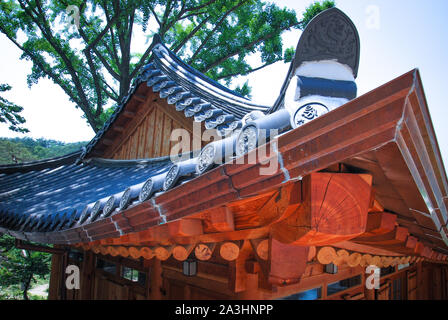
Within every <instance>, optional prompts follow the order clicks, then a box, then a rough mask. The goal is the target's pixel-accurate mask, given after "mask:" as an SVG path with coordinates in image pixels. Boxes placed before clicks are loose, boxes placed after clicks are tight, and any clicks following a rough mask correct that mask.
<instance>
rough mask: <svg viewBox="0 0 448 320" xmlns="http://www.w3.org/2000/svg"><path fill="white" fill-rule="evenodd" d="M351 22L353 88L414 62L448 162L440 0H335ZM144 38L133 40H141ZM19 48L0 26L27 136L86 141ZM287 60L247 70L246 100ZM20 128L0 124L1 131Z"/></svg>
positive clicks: (299, 7)
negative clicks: (357, 56)
mask: <svg viewBox="0 0 448 320" xmlns="http://www.w3.org/2000/svg"><path fill="white" fill-rule="evenodd" d="M274 2H275V3H276V4H277V5H279V6H281V7H288V8H290V9H295V10H296V12H297V13H298V17H300V16H301V13H302V12H303V11H304V9H305V8H306V7H307V6H308V5H309V4H310V3H312V2H313V1H312V0H306V1H299V0H295V1H294V0H276V1H274ZM336 5H337V7H338V8H340V9H341V10H343V11H344V12H345V13H346V14H347V15H348V16H349V17H350V18H351V19H352V20H353V22H354V23H355V25H356V27H357V28H358V32H359V34H360V38H361V63H360V68H359V74H358V79H357V85H358V95H362V94H364V93H366V92H368V91H371V90H373V89H375V88H377V87H378V86H380V85H382V84H384V83H386V82H388V81H390V80H393V79H395V78H396V77H398V76H400V75H402V74H404V73H406V72H408V71H410V70H412V69H414V68H419V69H420V72H421V76H422V81H423V85H424V88H425V93H426V97H427V100H428V105H429V109H430V114H431V117H432V120H433V124H434V128H435V131H436V134H437V139H438V142H439V146H440V149H441V152H442V157H443V159H444V162H445V163H448V162H447V161H448V126H447V125H446V124H445V123H446V120H447V119H448V106H447V103H446V99H445V95H444V93H445V92H444V91H445V90H446V88H445V82H446V80H445V79H446V75H447V74H448V64H447V61H448V42H447V40H446V39H448V28H447V26H448V22H447V19H446V12H447V11H448V1H446V0H429V1H421V0H394V1H388V0H370V1H368V0H336ZM300 34H301V32H300V31H298V30H294V31H291V32H286V33H285V34H284V36H283V39H284V46H285V47H294V48H295V47H296V45H297V42H298V40H299V37H300ZM142 46H143V44H140V47H142ZM20 54H21V53H20V51H19V50H18V49H17V48H16V47H15V46H14V45H13V44H11V43H10V42H9V40H8V39H6V37H5V36H4V35H3V34H0V83H8V84H10V85H11V86H12V87H13V89H12V90H11V91H10V92H8V93H5V94H3V96H4V97H5V98H7V99H9V100H10V101H13V102H14V103H16V104H18V105H21V106H23V107H24V108H25V110H24V111H23V112H22V115H23V116H24V117H25V118H26V120H27V122H26V127H27V128H28V129H30V130H31V132H30V133H29V134H27V135H26V136H30V137H33V138H40V137H44V138H47V139H55V140H60V141H65V142H75V141H89V140H90V139H92V138H93V136H94V133H93V130H91V129H90V127H89V126H88V125H87V123H86V121H85V120H84V119H82V118H81V116H82V112H81V111H80V110H78V109H75V105H74V104H73V103H71V102H70V101H69V100H68V98H67V96H66V95H65V93H64V92H63V91H62V89H60V88H59V87H58V86H56V85H55V84H53V83H52V82H51V81H50V80H40V81H39V83H38V84H37V85H34V86H33V87H32V88H31V89H29V88H28V87H27V84H26V77H27V75H28V74H29V72H30V69H31V63H30V62H29V61H24V60H20V59H19V57H20ZM288 67H289V65H287V64H284V63H282V62H280V63H276V64H274V65H272V66H270V67H267V68H265V69H263V70H260V71H258V72H256V73H254V74H252V75H250V76H249V77H248V80H249V84H250V85H251V86H252V96H253V100H255V101H258V102H261V103H263V104H266V105H270V104H272V103H273V102H274V101H275V100H276V98H277V96H278V93H279V90H280V87H281V85H282V84H283V81H284V78H285V76H286V73H287V71H288ZM13 136H21V137H23V136H25V135H23V134H16V133H13V132H11V131H9V130H8V129H7V126H6V125H3V124H0V137H13Z"/></svg>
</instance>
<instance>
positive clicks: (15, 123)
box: [0, 84, 29, 133]
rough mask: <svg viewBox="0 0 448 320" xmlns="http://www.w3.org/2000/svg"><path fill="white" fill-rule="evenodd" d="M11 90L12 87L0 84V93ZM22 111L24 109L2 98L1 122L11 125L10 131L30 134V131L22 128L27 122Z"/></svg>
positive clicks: (0, 102) (0, 105)
mask: <svg viewBox="0 0 448 320" xmlns="http://www.w3.org/2000/svg"><path fill="white" fill-rule="evenodd" d="M11 89H12V88H11V86H10V85H7V84H0V92H5V91H9V90H11ZM22 111H23V107H20V106H18V105H16V104H14V103H12V102H9V101H8V100H6V99H5V98H2V97H1V96H0V122H3V123H6V124H9V130H12V131H15V132H22V133H25V132H29V130H28V129H26V128H23V127H21V125H22V124H24V123H25V122H26V120H25V118H24V117H22V116H21V115H20V114H19V113H20V112H22Z"/></svg>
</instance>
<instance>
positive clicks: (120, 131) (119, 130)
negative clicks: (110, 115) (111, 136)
mask: <svg viewBox="0 0 448 320" xmlns="http://www.w3.org/2000/svg"><path fill="white" fill-rule="evenodd" d="M112 130H113V131H116V132H118V133H123V132H124V130H125V129H124V127H122V126H117V125H114V126H112Z"/></svg>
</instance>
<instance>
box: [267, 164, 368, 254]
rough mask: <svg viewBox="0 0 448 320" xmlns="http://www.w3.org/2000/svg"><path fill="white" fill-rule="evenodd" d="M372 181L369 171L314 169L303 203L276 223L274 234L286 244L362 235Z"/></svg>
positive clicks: (326, 242)
mask: <svg viewBox="0 0 448 320" xmlns="http://www.w3.org/2000/svg"><path fill="white" fill-rule="evenodd" d="M366 180H367V181H368V182H366ZM371 183H372V177H371V176H368V175H356V174H343V173H340V174H337V173H313V174H311V175H309V176H307V177H305V178H304V179H303V181H302V194H303V203H302V204H301V205H300V206H299V207H298V209H297V210H295V212H294V213H293V214H291V215H290V216H289V217H287V218H286V219H284V220H282V221H280V222H277V223H275V224H274V225H273V226H272V236H273V237H274V238H275V239H276V240H278V241H280V242H283V243H285V244H288V243H294V244H296V245H300V246H322V245H329V244H332V243H337V242H341V241H345V240H350V239H353V238H355V237H357V236H359V235H361V234H362V233H364V232H365V230H366V225H367V211H368V208H369V202H370V195H371Z"/></svg>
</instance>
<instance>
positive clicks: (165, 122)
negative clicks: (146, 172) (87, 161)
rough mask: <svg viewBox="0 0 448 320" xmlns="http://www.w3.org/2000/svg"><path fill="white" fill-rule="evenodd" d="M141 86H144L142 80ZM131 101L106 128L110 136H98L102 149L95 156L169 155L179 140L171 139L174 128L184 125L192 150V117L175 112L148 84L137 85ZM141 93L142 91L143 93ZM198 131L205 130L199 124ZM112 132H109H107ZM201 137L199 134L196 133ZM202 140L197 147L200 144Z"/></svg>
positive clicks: (130, 158)
mask: <svg viewBox="0 0 448 320" xmlns="http://www.w3.org/2000/svg"><path fill="white" fill-rule="evenodd" d="M140 87H146V85H145V84H142V85H141V86H140ZM138 91H139V92H140V94H134V96H133V97H132V99H131V101H130V102H129V103H128V105H127V106H126V108H125V109H124V110H123V112H122V113H121V114H120V116H119V118H118V119H117V121H116V122H115V123H114V125H113V126H112V128H111V129H112V130H109V131H108V133H107V134H108V135H110V136H111V137H109V138H108V137H104V138H103V139H101V140H100V142H101V143H102V145H103V148H102V150H101V153H100V154H99V153H98V152H97V153H96V156H101V157H103V158H108V159H115V160H132V159H150V158H157V157H163V156H168V155H170V151H171V150H172V148H173V146H174V145H175V144H176V143H178V141H171V133H172V132H173V130H175V129H185V130H186V131H187V132H188V133H189V135H190V137H191V140H190V148H191V149H190V150H193V147H194V146H193V142H192V140H193V139H192V137H193V134H196V135H198V134H199V131H198V130H196V131H198V133H196V132H195V130H193V123H194V119H193V118H187V117H185V116H184V114H183V112H178V111H176V109H175V108H174V106H172V105H169V104H168V103H167V102H166V100H165V99H161V98H159V96H158V94H157V93H154V92H153V91H152V89H150V88H147V87H146V88H139V90H138ZM142 93H144V95H142ZM200 128H201V133H202V132H203V131H204V126H203V124H202V125H200ZM109 132H111V133H112V134H113V135H112V134H110V133H109ZM199 138H200V137H199ZM202 146H203V145H202V144H201V145H200V146H198V147H202Z"/></svg>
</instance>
